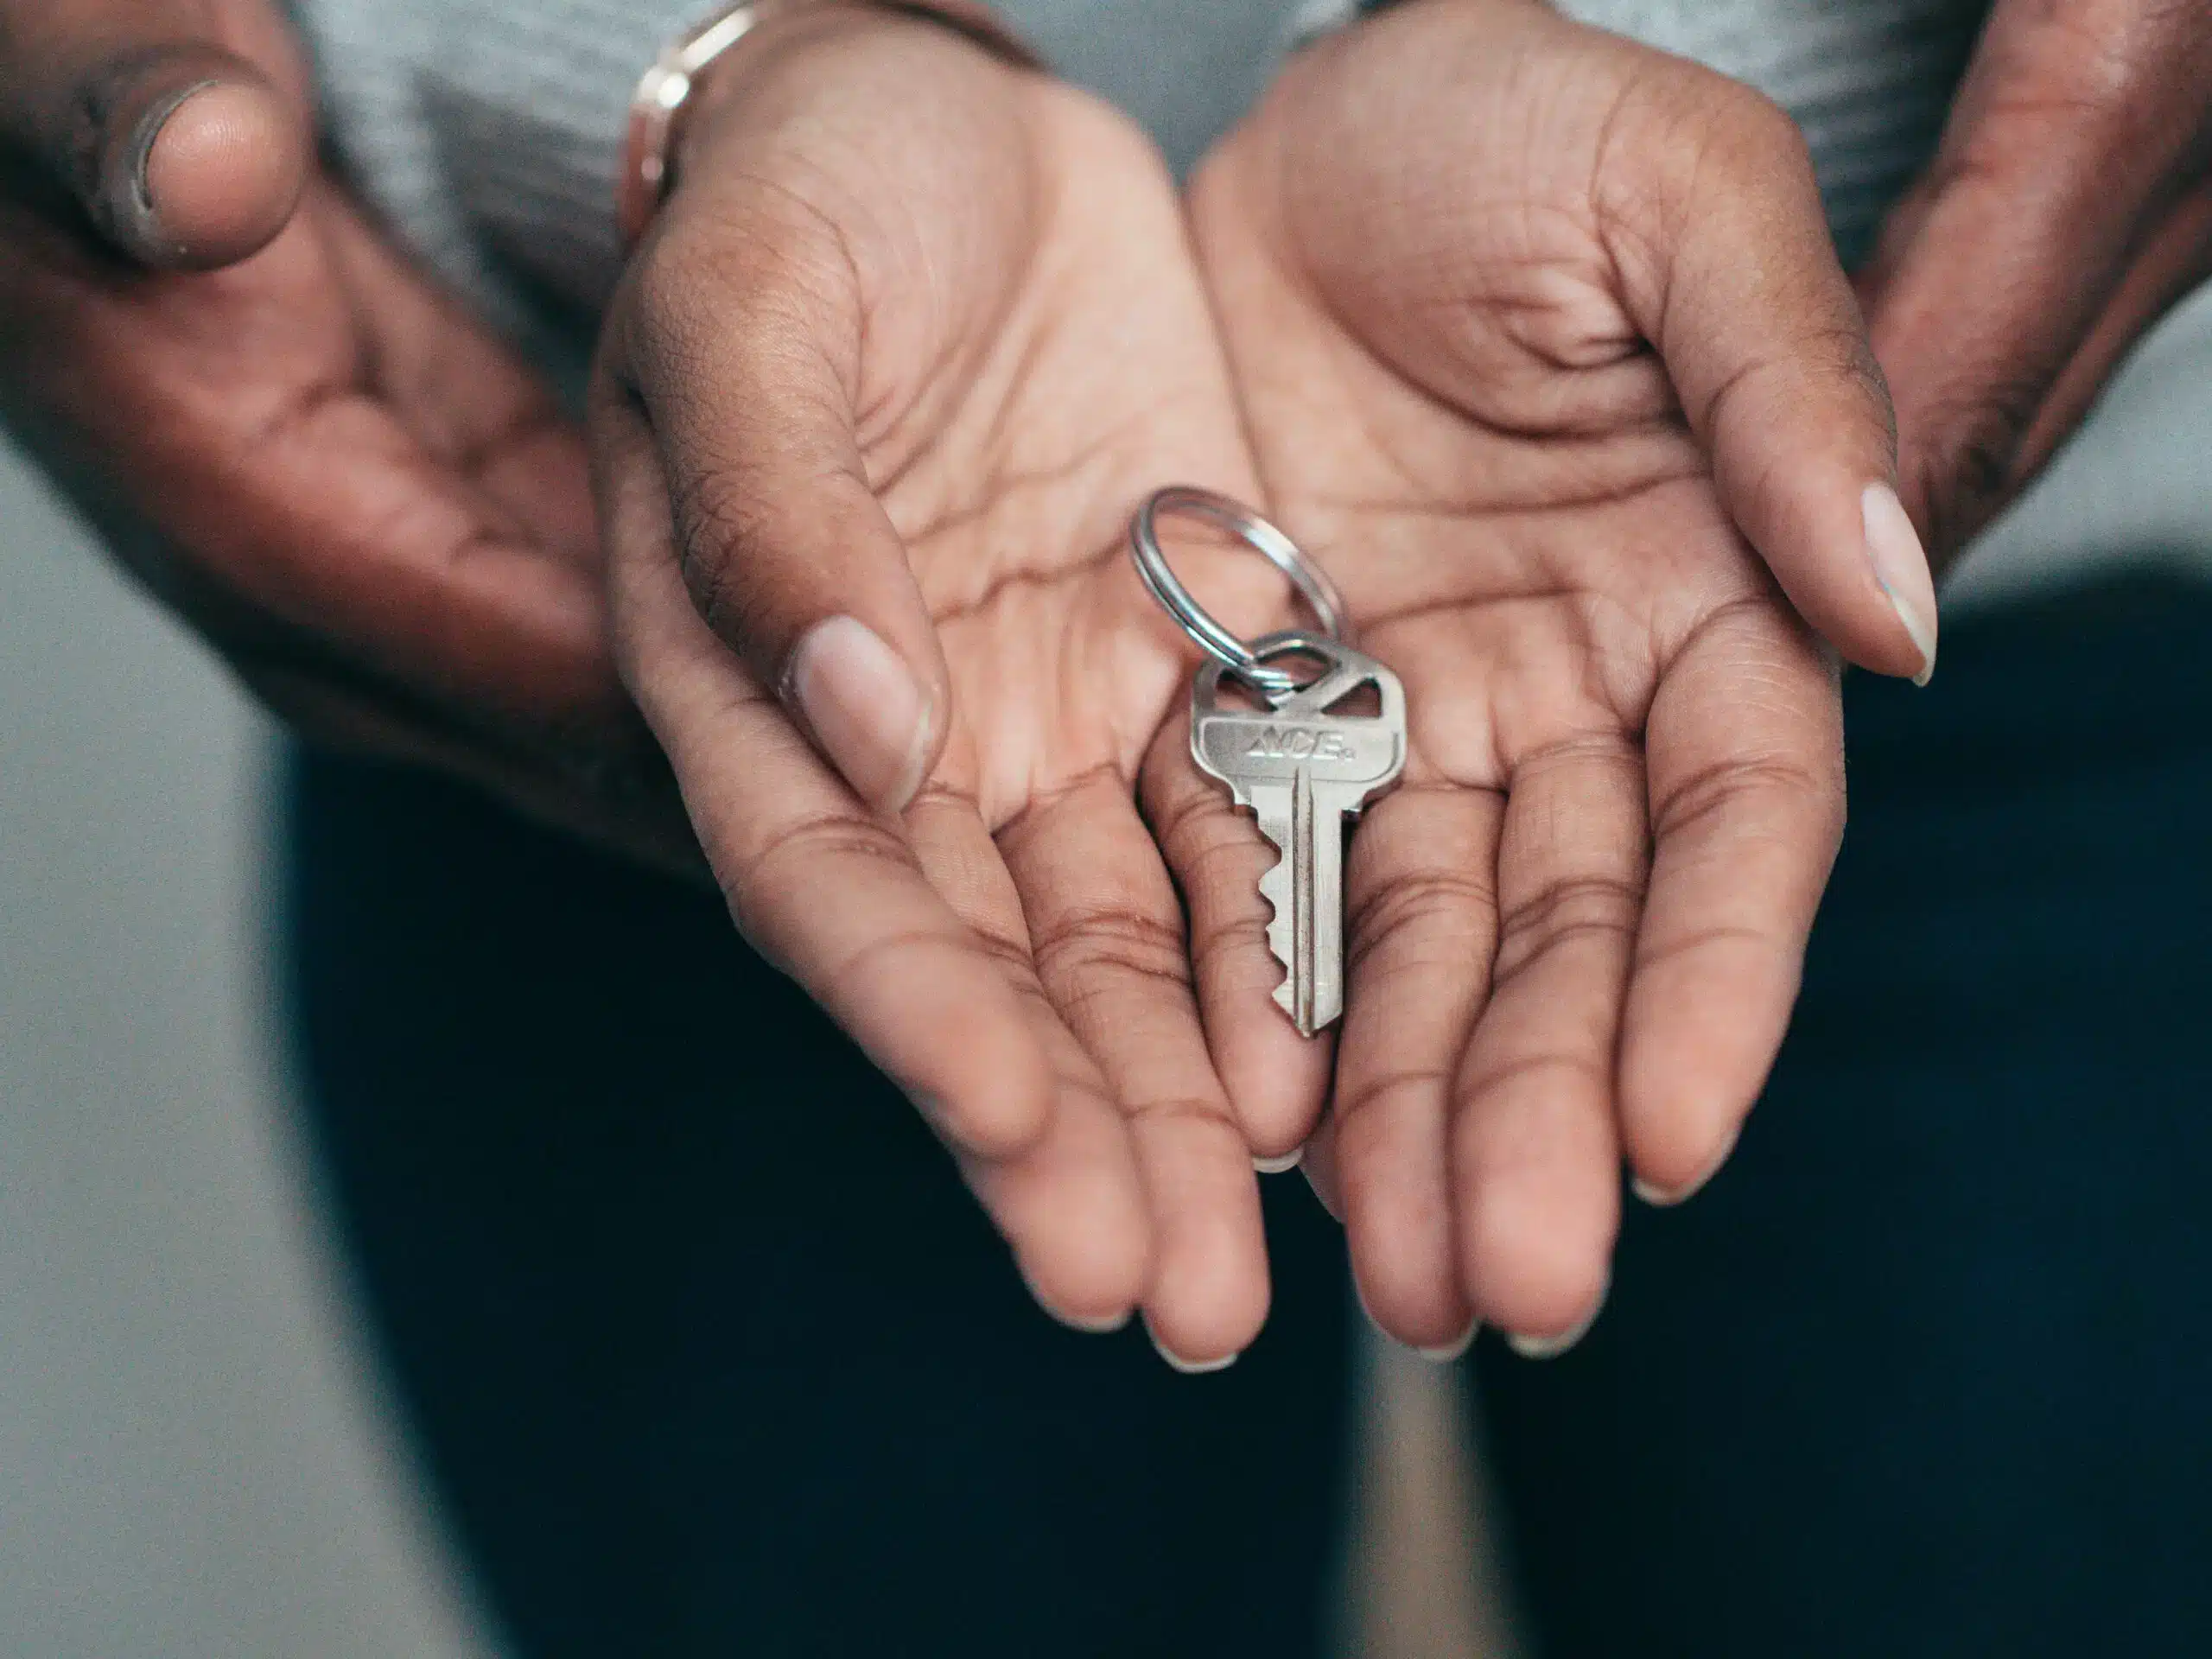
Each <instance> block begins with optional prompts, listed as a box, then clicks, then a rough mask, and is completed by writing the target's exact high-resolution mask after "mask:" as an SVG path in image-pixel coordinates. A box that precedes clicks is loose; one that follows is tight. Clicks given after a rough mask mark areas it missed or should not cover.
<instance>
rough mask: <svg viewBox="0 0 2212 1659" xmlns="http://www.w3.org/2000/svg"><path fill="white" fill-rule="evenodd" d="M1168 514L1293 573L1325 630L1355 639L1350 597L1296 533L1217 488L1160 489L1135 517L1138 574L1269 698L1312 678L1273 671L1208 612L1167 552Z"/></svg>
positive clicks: (1199, 639)
mask: <svg viewBox="0 0 2212 1659" xmlns="http://www.w3.org/2000/svg"><path fill="white" fill-rule="evenodd" d="M1162 513H1180V514H1182V515H1183V516H1184V517H1185V518H1203V519H1205V521H1206V522H1207V523H1208V524H1212V525H1214V526H1215V527H1216V528H1217V529H1221V530H1225V531H1228V532H1229V533H1230V535H1232V536H1234V537H1236V539H1237V540H1238V541H1240V542H1243V543H1244V545H1245V546H1247V547H1249V548H1250V549H1251V550H1253V551H1254V552H1255V553H1258V554H1260V555H1262V556H1263V557H1265V558H1266V559H1267V561H1268V563H1270V564H1272V565H1274V567H1275V569H1278V570H1280V571H1281V572H1282V573H1283V575H1286V576H1288V577H1289V578H1290V580H1291V582H1292V583H1293V585H1294V586H1295V587H1296V588H1297V589H1298V591H1299V594H1300V596H1301V597H1303V598H1304V599H1305V601H1306V604H1307V605H1308V606H1310V607H1312V609H1313V614H1314V616H1315V617H1316V618H1317V619H1318V620H1319V622H1320V624H1321V628H1322V631H1323V632H1325V633H1326V634H1327V635H1328V636H1329V637H1330V638H1331V639H1336V640H1339V641H1341V642H1342V643H1343V644H1344V645H1351V643H1352V639H1351V619H1350V617H1349V616H1348V615H1347V614H1346V613H1345V611H1344V595H1343V594H1339V593H1338V591H1337V585H1336V583H1334V582H1331V581H1330V580H1329V573H1328V572H1327V571H1325V570H1324V569H1321V567H1320V566H1319V565H1318V564H1316V563H1313V560H1312V559H1311V558H1310V557H1308V556H1306V552H1305V551H1304V550H1303V549H1301V548H1300V546H1299V545H1298V543H1295V542H1294V541H1292V540H1291V539H1290V537H1287V536H1286V535H1284V534H1283V533H1282V531H1280V530H1277V529H1276V528H1275V527H1274V525H1273V524H1269V523H1268V521H1267V520H1266V519H1264V518H1261V517H1260V515H1259V514H1258V513H1256V512H1252V511H1251V510H1250V509H1249V508H1247V507H1243V506H1239V505H1237V504H1236V502H1234V501H1232V500H1230V499H1229V498H1228V497H1227V496H1225V495H1217V494H1215V493H1213V492H1212V491H1211V490H1201V489H1198V488H1195V487H1193V486H1190V485H1187V484H1178V485H1171V486H1169V487H1168V488H1166V489H1164V490H1156V491H1154V493H1152V494H1151V495H1149V496H1147V498H1146V499H1145V503H1144V505H1142V506H1141V507H1139V508H1138V509H1137V511H1136V516H1135V518H1131V519H1130V520H1129V551H1130V553H1131V555H1133V556H1135V559H1136V562H1137V574H1138V575H1141V576H1142V577H1143V578H1144V585H1145V587H1146V588H1147V589H1148V590H1149V591H1150V592H1151V594H1152V596H1153V597H1154V599H1156V600H1158V601H1160V604H1161V605H1162V606H1163V607H1166V612H1167V614H1168V615H1170V616H1172V617H1173V618H1174V619H1175V622H1176V626H1179V627H1180V628H1181V629H1182V630H1183V632H1185V633H1187V634H1188V635H1190V636H1191V638H1192V640H1193V641H1194V642H1195V643H1196V644H1197V645H1198V648H1199V649H1200V650H1201V651H1203V652H1205V653H1206V655H1207V656H1209V657H1211V658H1213V659H1214V661H1216V662H1217V663H1219V664H1221V665H1222V666H1223V667H1224V668H1225V669H1227V670H1228V671H1230V673H1232V674H1234V675H1235V676H1236V677H1237V678H1238V679H1240V680H1242V681H1243V682H1244V683H1246V684H1247V685H1249V686H1250V687H1251V688H1252V689H1253V690H1255V691H1257V692H1259V693H1260V694H1261V696H1265V697H1268V698H1270V699H1280V698H1282V697H1287V696H1290V694H1291V693H1293V692H1294V691H1296V690H1298V689H1299V688H1300V685H1301V684H1303V683H1304V682H1302V681H1300V680H1299V679H1298V678H1296V677H1294V676H1293V675H1289V674H1286V673H1284V672H1283V671H1282V670H1281V669H1279V668H1269V667H1268V665H1267V664H1266V663H1265V662H1264V661H1262V659H1261V657H1260V654H1259V653H1258V652H1255V651H1254V650H1253V649H1252V647H1251V646H1250V645H1247V644H1246V643H1245V642H1244V641H1243V640H1242V639H1238V638H1237V637H1236V635H1235V634H1233V633H1231V632H1230V631H1229V630H1228V629H1227V628H1224V627H1223V626H1221V624H1220V623H1218V622H1217V621H1215V620H1213V618H1212V617H1211V616H1209V615H1207V614H1206V610H1205V607H1204V606H1203V605H1201V604H1199V603H1198V601H1197V600H1195V599H1193V598H1192V596H1191V590H1190V589H1189V588H1185V586H1184V585H1183V584H1182V582H1181V581H1180V580H1179V579H1178V578H1177V576H1176V575H1175V572H1174V571H1173V569H1171V568H1170V567H1169V565H1168V563H1167V556H1166V554H1165V553H1164V552H1162V551H1161V550H1160V531H1159V520H1160V515H1161V514H1162Z"/></svg>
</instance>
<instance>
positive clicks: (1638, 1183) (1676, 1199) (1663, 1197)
mask: <svg viewBox="0 0 2212 1659" xmlns="http://www.w3.org/2000/svg"><path fill="white" fill-rule="evenodd" d="M1742 1133H1743V1130H1742V1129H1741V1128H1740V1127H1738V1128H1733V1129H1731V1130H1729V1131H1728V1138H1727V1139H1726V1141H1722V1142H1721V1143H1720V1150H1719V1152H1717V1153H1715V1154H1713V1161H1712V1162H1710V1163H1708V1164H1707V1165H1706V1166H1705V1167H1704V1168H1703V1169H1701V1170H1700V1171H1699V1172H1698V1173H1696V1174H1695V1175H1694V1176H1692V1177H1691V1178H1690V1179H1688V1180H1687V1181H1685V1182H1683V1183H1682V1185H1680V1186H1655V1185H1652V1183H1650V1182H1649V1181H1647V1180H1645V1179H1643V1176H1641V1175H1639V1176H1637V1178H1636V1179H1634V1180H1632V1181H1630V1183H1629V1187H1630V1191H1632V1192H1634V1193H1635V1194H1636V1196H1637V1198H1642V1199H1643V1201H1644V1203H1646V1204H1648V1205H1651V1206H1652V1207H1653V1208H1654V1209H1658V1210H1671V1209H1673V1208H1674V1207H1675V1205H1678V1204H1688V1202H1689V1201H1690V1200H1691V1199H1692V1198H1695V1197H1696V1196H1697V1195H1698V1194H1699V1193H1700V1192H1704V1191H1705V1189H1706V1186H1707V1184H1708V1183H1709V1182H1710V1181H1711V1180H1712V1179H1713V1177H1714V1176H1716V1175H1718V1174H1719V1173H1720V1169H1721V1166H1722V1165H1724V1164H1726V1162H1727V1161H1728V1160H1729V1157H1730V1156H1731V1155H1732V1154H1733V1153H1734V1152H1735V1150H1736V1137H1737V1136H1738V1135H1740V1134H1742Z"/></svg>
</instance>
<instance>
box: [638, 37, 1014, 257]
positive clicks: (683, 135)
mask: <svg viewBox="0 0 2212 1659" xmlns="http://www.w3.org/2000/svg"><path fill="white" fill-rule="evenodd" d="M871 22H872V23H873V24H874V25H876V26H895V25H897V24H899V22H925V23H928V24H931V25H934V26H936V27H937V28H938V29H941V30H942V31H944V33H946V34H950V35H957V36H958V37H960V38H961V39H963V40H965V41H969V43H970V44H972V45H973V46H975V47H976V48H977V49H978V50H980V51H982V52H987V53H988V54H991V55H993V56H995V57H996V58H998V59H1000V60H1001V61H1003V62H1004V63H1006V64H1007V65H1008V66H1010V67H1014V68H1018V69H1024V70H1027V69H1034V68H1037V67H1039V60H1038V58H1037V56H1036V54H1034V53H1033V52H1032V51H1031V50H1030V49H1029V48H1028V47H1027V45H1025V44H1024V43H1023V42H1022V41H1021V40H1020V37H1019V36H1017V35H1015V34H1014V31H1013V30H1012V29H1010V28H1008V27H1007V25H1006V24H1005V23H1004V22H1001V20H1000V19H999V17H998V16H997V14H996V13H995V12H994V11H993V10H991V8H990V7H988V6H987V5H985V4H983V3H982V0H750V3H745V4H739V5H734V6H728V7H726V8H724V10H722V11H721V13H720V14H719V15H717V16H715V17H714V18H712V19H710V20H709V22H706V23H704V24H702V25H700V26H698V27H696V28H695V29H690V30H689V31H687V32H686V33H685V34H684V35H682V36H680V37H679V38H678V39H677V40H676V41H673V42H671V44H670V45H669V46H668V47H667V48H664V50H663V52H662V53H661V55H660V58H659V60H658V61H657V62H656V63H655V64H654V65H653V67H652V68H651V69H649V70H648V71H647V72H646V73H645V76H644V78H643V79H641V80H640V81H639V85H638V90H637V92H636V95H635V96H634V98H633V99H632V105H631V113H630V121H629V127H628V133H627V137H626V144H625V147H624V156H623V161H622V168H621V172H620V176H619V179H618V181H617V198H618V199H617V204H616V211H617V217H618V219H619V221H620V227H621V231H622V235H623V238H624V240H625V241H626V242H632V243H634V242H635V241H636V240H637V238H639V236H640V235H642V234H643V233H644V231H645V226H647V225H648V224H650V223H651V222H652V217H653V214H654V213H655V212H656V211H657V210H658V207H659V206H660V204H661V203H662V202H663V201H664V200H666V198H667V195H668V193H669V190H670V189H671V188H672V186H673V184H674V182H675V179H676V175H677V172H678V171H679V169H680V168H681V165H682V163H683V157H684V156H685V154H686V153H687V151H688V150H689V149H690V137H691V135H692V134H693V133H694V132H695V131H696V129H697V128H699V127H701V126H703V125H707V124H709V121H708V117H709V111H710V110H711V108H712V106H714V105H718V104H726V103H727V102H728V99H730V98H731V97H732V96H733V93H734V89H741V87H742V86H743V84H744V82H745V81H746V79H747V66H748V65H750V64H752V63H754V62H756V61H757V60H760V58H761V56H762V55H763V54H764V53H765V52H766V51H768V50H769V49H771V48H772V47H773V44H774V42H775V41H778V40H779V39H785V40H788V39H792V38H801V37H804V36H805V35H809V34H811V33H815V32H817V31H830V30H835V29H841V28H851V27H866V26H868V25H869V24H870V23H871Z"/></svg>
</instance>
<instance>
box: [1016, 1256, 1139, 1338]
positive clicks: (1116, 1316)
mask: <svg viewBox="0 0 2212 1659" xmlns="http://www.w3.org/2000/svg"><path fill="white" fill-rule="evenodd" d="M1014 1267H1015V1268H1016V1269H1017V1270H1018V1271H1019V1272H1020V1274H1021V1282H1022V1283H1023V1284H1025V1285H1027V1286H1028V1287H1029V1294H1030V1296H1031V1297H1032V1298H1033V1300H1035V1302H1036V1304H1037V1306H1039V1307H1041V1308H1043V1309H1044V1310H1045V1312H1046V1313H1047V1314H1048V1315H1050V1316H1051V1318H1052V1320H1053V1322H1054V1323H1055V1324H1058V1325H1065V1326H1067V1328H1068V1329H1069V1330H1071V1331H1078V1332H1082V1333H1083V1334H1084V1336H1086V1337H1110V1336H1111V1335H1113V1334H1114V1332H1116V1331H1119V1330H1120V1329H1121V1328H1122V1326H1123V1325H1127V1324H1128V1322H1129V1314H1130V1312H1131V1310H1130V1309H1128V1308H1126V1307H1125V1308H1122V1310H1121V1311H1120V1312H1119V1313H1103V1314H1091V1315H1084V1314H1081V1313H1069V1312H1068V1311H1067V1310H1066V1309H1065V1308H1064V1307H1058V1306H1054V1305H1053V1302H1052V1298H1051V1297H1049V1296H1047V1295H1046V1294H1045V1293H1044V1292H1043V1291H1041V1290H1039V1289H1038V1288H1037V1281H1035V1280H1034V1279H1032V1278H1031V1277H1030V1276H1029V1269H1028V1268H1027V1267H1026V1266H1024V1265H1023V1264H1022V1262H1021V1261H1020V1258H1019V1257H1017V1258H1016V1259H1015V1262H1014Z"/></svg>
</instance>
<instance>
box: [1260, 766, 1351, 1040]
mask: <svg viewBox="0 0 2212 1659" xmlns="http://www.w3.org/2000/svg"><path fill="white" fill-rule="evenodd" d="M1249 792H1250V793H1252V794H1253V795H1255V796H1257V797H1258V798H1260V802H1261V804H1260V805H1259V806H1258V807H1257V808H1256V809H1255V817H1257V818H1258V820H1259V825H1260V833H1261V834H1262V835H1263V836H1266V837H1267V838H1268V842H1270V843H1272V844H1273V845H1274V849H1275V852H1276V854H1277V857H1276V861H1275V864H1274V868H1272V869H1270V870H1268V873H1267V874H1265V875H1263V876H1262V877H1261V878H1260V896H1261V897H1262V898H1263V899H1266V900H1267V901H1268V904H1270V905H1271V906H1274V918H1273V919H1272V920H1271V921H1269V922H1268V950H1269V952H1270V953H1271V954H1272V955H1273V956H1274V959H1275V960H1276V961H1277V962H1279V963H1281V964H1282V969H1283V981H1282V983H1281V984H1280V985H1278V986H1276V987H1275V990H1274V1001H1275V1006H1276V1007H1279V1008H1281V1010H1282V1011H1283V1012H1284V1013H1285V1014H1288V1015H1289V1016H1290V1021H1291V1023H1292V1024H1293V1025H1294V1026H1296V1027H1298V1032H1299V1035H1300V1036H1301V1037H1313V1036H1316V1035H1318V1034H1319V1033H1321V1032H1324V1031H1325V1030H1327V1029H1328V1028H1329V1027H1331V1026H1332V1025H1333V1024H1335V1023H1336V1021H1337V1020H1338V1019H1339V1018H1340V1017H1342V1015H1343V1014H1344V950H1343V938H1342V935H1343V928H1344V817H1343V810H1344V809H1343V807H1342V805H1341V804H1340V802H1339V801H1338V799H1336V798H1332V791H1329V790H1327V789H1326V788H1316V787H1315V785H1314V783H1313V779H1312V778H1311V777H1310V776H1307V775H1306V774H1305V773H1302V772H1301V773H1300V774H1298V775H1297V776H1296V777H1294V779H1292V781H1291V783H1290V785H1289V786H1288V787H1287V788H1286V787H1284V786H1283V785H1280V784H1272V783H1270V784H1263V785H1257V786H1253V787H1251V788H1250V790H1249Z"/></svg>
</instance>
